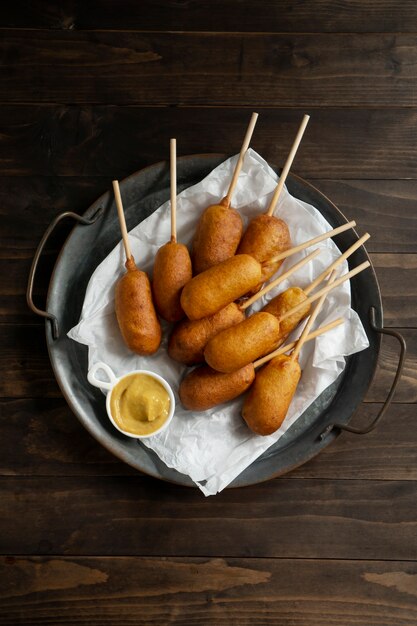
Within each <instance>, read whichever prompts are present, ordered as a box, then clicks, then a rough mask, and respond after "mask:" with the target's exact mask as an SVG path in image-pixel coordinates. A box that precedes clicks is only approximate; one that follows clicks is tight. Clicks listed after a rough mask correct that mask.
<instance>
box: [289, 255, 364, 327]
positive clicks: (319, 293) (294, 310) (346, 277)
mask: <svg viewBox="0 0 417 626" xmlns="http://www.w3.org/2000/svg"><path fill="white" fill-rule="evenodd" d="M370 265H371V264H370V263H369V261H364V263H361V264H360V265H358V266H357V267H355V269H353V270H350V272H348V273H347V274H343V276H341V277H340V278H338V279H337V280H335V281H334V283H333V284H332V285H327V286H326V287H323V288H322V289H320V290H319V291H317V292H316V293H314V294H313V295H312V296H310V297H309V298H307V300H303V302H300V303H299V304H297V305H296V306H295V307H293V308H292V309H290V310H289V311H286V312H285V313H284V314H283V315H281V317H280V318H279V321H280V322H281V321H282V320H285V319H286V318H287V317H290V315H292V314H293V313H297V311H300V310H301V309H303V308H304V307H305V305H306V304H311V303H312V302H315V301H316V300H318V299H319V298H320V297H321V296H322V295H323V294H325V293H326V294H327V293H329V291H332V290H333V289H336V287H338V286H339V285H341V284H342V283H344V282H345V281H346V280H349V279H350V278H353V277H354V276H356V275H357V274H360V272H363V270H366V268H367V267H369V266H370Z"/></svg>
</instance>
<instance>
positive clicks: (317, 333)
mask: <svg viewBox="0 0 417 626" xmlns="http://www.w3.org/2000/svg"><path fill="white" fill-rule="evenodd" d="M343 323H344V320H343V319H342V318H341V317H339V318H338V319H337V320H334V322H329V324H326V325H325V326H321V327H320V328H317V330H313V332H312V333H310V334H309V335H308V336H307V337H306V341H310V340H311V339H315V338H316V337H320V335H323V334H324V333H327V332H328V331H329V330H332V329H333V328H336V326H340V325H341V324H343ZM296 343H297V342H296V341H292V342H291V343H287V345H286V346H281V347H280V348H277V350H274V351H273V352H270V353H269V354H267V355H266V356H263V357H262V358H261V359H258V360H257V361H255V362H254V364H253V367H255V368H257V367H260V366H261V365H263V364H264V363H267V362H268V361H270V360H271V359H274V358H275V357H276V356H279V355H280V354H285V352H289V351H290V350H292V349H293V348H294V347H295V344H296Z"/></svg>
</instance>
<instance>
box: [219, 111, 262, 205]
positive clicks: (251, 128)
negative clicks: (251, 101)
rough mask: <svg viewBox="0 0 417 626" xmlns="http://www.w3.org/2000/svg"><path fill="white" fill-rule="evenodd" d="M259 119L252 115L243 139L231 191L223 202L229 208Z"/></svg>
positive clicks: (230, 187)
mask: <svg viewBox="0 0 417 626" xmlns="http://www.w3.org/2000/svg"><path fill="white" fill-rule="evenodd" d="M257 119H258V113H252V117H251V118H250V122H249V126H248V129H247V131H246V135H245V137H244V139H243V143H242V147H241V149H240V154H239V158H238V160H237V163H236V167H235V171H234V172H233V176H232V180H231V182H230V185H229V190H228V192H227V195H226V196H225V198H224V199H223V200H222V204H224V205H225V206H227V207H229V206H230V203H231V201H232V195H233V192H234V190H235V187H236V185H237V179H238V178H239V174H240V170H241V169H242V165H243V159H244V158H245V154H246V152H247V150H248V148H249V144H250V141H251V139H252V135H253V131H254V129H255V125H256V122H257Z"/></svg>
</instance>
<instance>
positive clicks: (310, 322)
mask: <svg viewBox="0 0 417 626" xmlns="http://www.w3.org/2000/svg"><path fill="white" fill-rule="evenodd" d="M335 279H336V270H332V273H331V274H330V277H329V280H328V281H327V282H328V284H329V285H331V284H332V283H334V281H335ZM326 297H327V293H324V294H323V295H322V296H321V298H319V300H318V302H317V304H316V306H315V307H314V311H313V312H312V314H311V315H310V317H309V318H308V320H307V324H306V325H305V326H304V328H303V332H302V333H301V335H300V337H299V338H298V341H297V344H296V346H295V348H294V350H293V351H292V353H291V361H295V360H296V359H298V355H299V354H300V350H301V348H302V347H303V345H304V343H305V340H306V337H307V335H308V333H309V332H310V330H311V329H312V327H313V324H314V322H315V321H316V319H317V315H318V314H319V313H320V311H321V307H322V306H323V303H324V301H325V299H326Z"/></svg>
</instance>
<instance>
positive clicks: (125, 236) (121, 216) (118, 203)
mask: <svg viewBox="0 0 417 626" xmlns="http://www.w3.org/2000/svg"><path fill="white" fill-rule="evenodd" d="M113 191H114V198H115V200H116V206H117V213H118V216H119V223H120V230H121V231H122V239H123V244H124V247H125V253H126V260H127V261H128V260H129V259H130V257H131V256H132V253H131V251H130V245H129V237H128V234H127V228H126V220H125V214H124V211H123V204H122V196H121V195H120V187H119V181H118V180H114V181H113Z"/></svg>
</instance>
